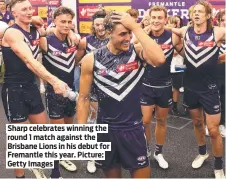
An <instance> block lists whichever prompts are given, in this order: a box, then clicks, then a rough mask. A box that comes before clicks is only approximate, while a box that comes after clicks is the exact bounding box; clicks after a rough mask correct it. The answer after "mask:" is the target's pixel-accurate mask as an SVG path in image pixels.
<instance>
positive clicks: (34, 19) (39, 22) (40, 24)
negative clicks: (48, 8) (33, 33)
mask: <svg viewBox="0 0 226 179" xmlns="http://www.w3.org/2000/svg"><path fill="white" fill-rule="evenodd" d="M31 24H32V25H33V26H35V27H36V28H37V29H39V28H41V27H43V25H44V21H43V19H42V18H41V17H39V16H33V17H32V22H31Z"/></svg>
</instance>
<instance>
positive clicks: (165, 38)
mask: <svg viewBox="0 0 226 179" xmlns="http://www.w3.org/2000/svg"><path fill="white" fill-rule="evenodd" d="M149 36H150V37H151V38H152V39H153V40H155V41H156V43H157V44H159V45H160V46H161V48H162V50H163V52H164V54H165V58H166V62H165V63H164V64H162V65H160V66H158V67H155V66H152V65H150V64H147V65H146V67H145V72H144V76H143V84H144V85H147V86H151V87H167V86H171V85H172V80H171V76H170V65H171V61H172V58H173V51H174V47H173V43H172V33H171V32H169V31H166V30H165V31H164V32H163V33H162V34H161V35H160V36H153V35H151V34H150V35H149Z"/></svg>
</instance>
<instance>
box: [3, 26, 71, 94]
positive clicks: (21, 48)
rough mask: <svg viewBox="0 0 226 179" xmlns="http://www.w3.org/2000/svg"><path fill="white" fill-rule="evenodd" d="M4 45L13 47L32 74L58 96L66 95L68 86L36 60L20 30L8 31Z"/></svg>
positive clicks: (4, 38)
mask: <svg viewBox="0 0 226 179" xmlns="http://www.w3.org/2000/svg"><path fill="white" fill-rule="evenodd" d="M11 34H13V35H11ZM3 45H4V46H9V47H11V49H12V50H13V51H14V53H15V54H16V55H17V56H18V57H19V58H20V59H21V60H22V61H23V62H24V63H25V64H26V66H27V67H28V68H29V69H30V70H31V71H32V72H34V73H35V74H36V75H38V76H39V77H40V78H42V79H43V80H45V81H47V82H49V83H50V84H51V85H52V86H53V88H54V91H55V92H56V93H57V94H62V95H65V94H66V90H67V89H68V86H67V84H66V83H64V82H63V81H61V80H59V79H58V78H57V77H55V76H53V75H52V74H51V73H49V72H48V71H47V70H46V69H45V67H44V66H43V65H42V64H41V63H39V62H38V61H37V60H36V59H34V57H33V54H32V52H31V50H30V48H29V47H28V45H27V44H26V43H25V42H24V35H23V34H22V33H21V32H20V31H19V30H17V29H13V28H11V29H8V30H7V31H6V32H5V35H4V37H3Z"/></svg>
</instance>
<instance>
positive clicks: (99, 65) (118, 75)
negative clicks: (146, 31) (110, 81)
mask: <svg viewBox="0 0 226 179" xmlns="http://www.w3.org/2000/svg"><path fill="white" fill-rule="evenodd" d="M135 57H136V52H135V51H134V50H133V53H132V55H131V57H130V59H129V61H128V62H127V63H130V62H133V61H134V60H136V59H135ZM95 66H96V67H97V68H99V69H104V70H106V67H105V66H103V65H102V64H101V63H99V62H98V61H97V60H96V61H95ZM124 74H125V72H123V73H115V72H114V71H112V70H110V72H109V73H108V75H110V76H111V77H113V78H115V79H119V78H121V77H122V76H123V75H124Z"/></svg>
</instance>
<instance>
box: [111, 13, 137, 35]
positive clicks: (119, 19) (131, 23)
mask: <svg viewBox="0 0 226 179" xmlns="http://www.w3.org/2000/svg"><path fill="white" fill-rule="evenodd" d="M111 18H112V22H116V23H121V24H122V25H123V26H125V27H126V28H127V29H129V30H132V31H133V30H135V29H136V28H141V27H140V24H138V23H136V22H135V20H134V18H132V17H131V16H130V15H129V14H128V13H125V12H113V14H112V16H111Z"/></svg>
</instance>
